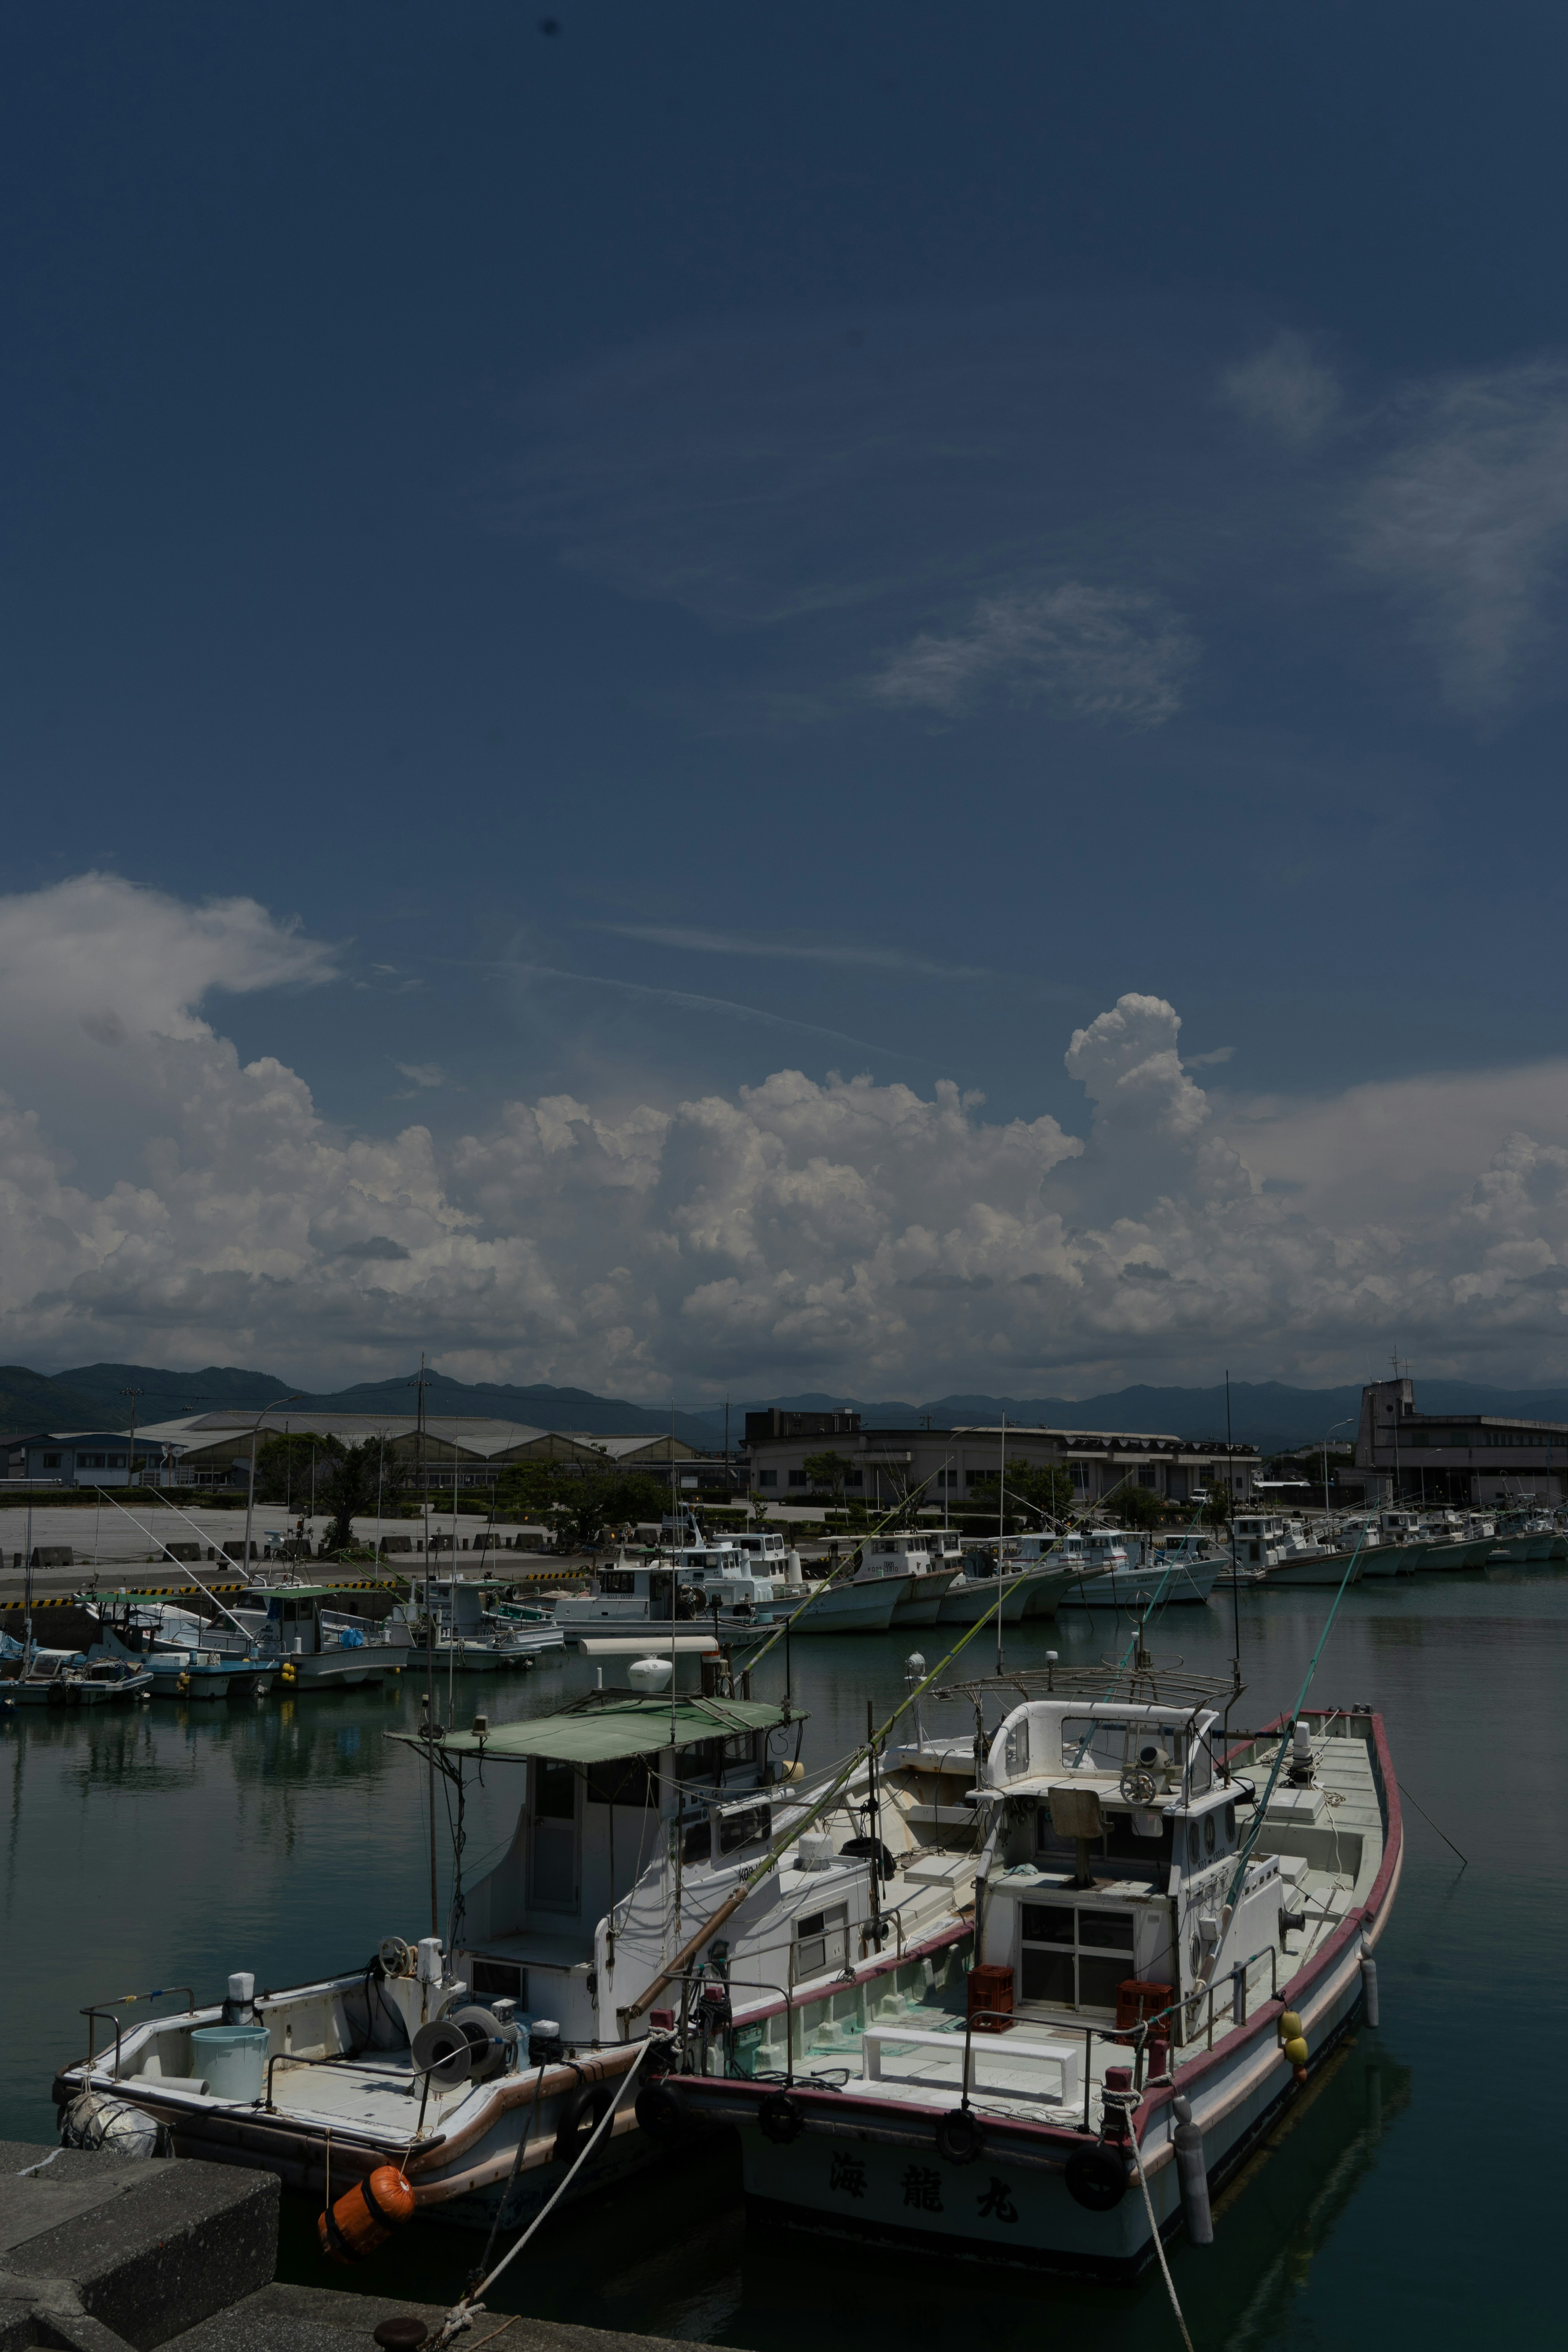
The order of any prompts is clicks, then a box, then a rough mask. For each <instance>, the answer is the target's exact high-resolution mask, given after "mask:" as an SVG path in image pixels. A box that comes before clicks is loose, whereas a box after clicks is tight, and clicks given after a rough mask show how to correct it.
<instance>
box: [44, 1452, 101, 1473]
mask: <svg viewBox="0 0 1568 2352" xmlns="http://www.w3.org/2000/svg"><path fill="white" fill-rule="evenodd" d="M59 1458H60V1457H59V1455H58V1454H56V1456H55V1460H56V1461H57V1462H58V1460H59ZM76 1466H77V1468H78V1469H79V1470H101V1469H102V1467H103V1456H102V1454H78V1455H77V1457H76Z"/></svg>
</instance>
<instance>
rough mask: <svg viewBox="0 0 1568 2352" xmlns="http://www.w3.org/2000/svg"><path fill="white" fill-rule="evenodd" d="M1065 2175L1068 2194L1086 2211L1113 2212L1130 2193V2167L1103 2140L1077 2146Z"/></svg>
mask: <svg viewBox="0 0 1568 2352" xmlns="http://www.w3.org/2000/svg"><path fill="white" fill-rule="evenodd" d="M1063 2177H1064V2178H1065V2179H1066V2181H1067V2190H1068V2196H1069V2197H1070V2198H1071V2199H1072V2200H1073V2203H1074V2204H1075V2205H1081V2206H1082V2207H1083V2209H1084V2210H1085V2212H1086V2213H1113V2212H1114V2211H1115V2210H1116V2208H1117V2206H1118V2205H1120V2204H1121V2200H1122V2199H1123V2198H1124V2197H1125V2196H1126V2194H1127V2167H1126V2166H1125V2165H1124V2164H1123V2163H1122V2161H1121V2158H1120V2157H1119V2156H1113V2155H1112V2154H1111V2152H1110V2149H1109V2148H1108V2147H1106V2145H1105V2143H1104V2141H1103V2140H1098V2139H1097V2140H1095V2141H1093V2142H1092V2143H1091V2144H1090V2145H1089V2147H1075V2148H1074V2150H1073V2152H1072V2154H1071V2155H1070V2156H1069V2157H1068V2160H1067V2168H1066V2172H1065V2174H1064V2176H1063Z"/></svg>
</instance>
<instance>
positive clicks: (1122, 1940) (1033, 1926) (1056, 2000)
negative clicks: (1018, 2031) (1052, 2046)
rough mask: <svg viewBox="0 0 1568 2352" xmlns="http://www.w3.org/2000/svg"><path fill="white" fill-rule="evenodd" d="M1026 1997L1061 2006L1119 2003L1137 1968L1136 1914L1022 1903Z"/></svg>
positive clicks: (1098, 2006)
mask: <svg viewBox="0 0 1568 2352" xmlns="http://www.w3.org/2000/svg"><path fill="white" fill-rule="evenodd" d="M1020 1925H1021V1930H1022V1943H1023V1952H1022V1958H1023V1966H1022V1969H1021V1971H1020V1973H1021V1976H1022V1979H1023V1998H1024V1999H1025V2000H1038V2001H1047V2002H1049V2003H1050V2005H1051V2006H1052V2007H1053V2008H1056V2009H1114V2008H1115V2006H1116V1989H1117V1987H1118V1985H1120V1984H1121V1982H1122V1981H1123V1979H1125V1978H1127V1977H1128V1976H1130V1975H1131V1972H1132V1917H1131V1913H1130V1912H1124V1911H1093V1910H1090V1909H1089V1907H1088V1906H1081V1905H1076V1904H1065V1903H1063V1904H1034V1903H1026V1904H1025V1905H1024V1906H1022V1918H1021V1922H1020Z"/></svg>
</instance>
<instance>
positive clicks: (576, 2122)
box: [555, 2083, 616, 2164]
mask: <svg viewBox="0 0 1568 2352" xmlns="http://www.w3.org/2000/svg"><path fill="white" fill-rule="evenodd" d="M615 2095H616V2094H615V2091H614V2089H613V2088H612V2087H611V2085H610V2084H608V2083H579V2084H578V2085H577V2087H576V2089H575V2090H574V2091H569V2092H568V2093H567V2095H566V2098H565V2100H564V2101H563V2105H562V2108H561V2116H560V2120H559V2121H558V2122H557V2124H556V2126H555V2161H556V2163H557V2164H573V2163H574V2162H575V2161H576V2159H577V2158H578V2157H580V2156H581V2155H582V2153H583V2143H584V2140H585V2139H586V2138H587V2137H588V2136H589V2134H590V2133H591V2132H592V2131H593V2130H594V2128H595V2126H596V2125H598V2124H601V2123H603V2122H604V2120H605V2116H606V2115H607V2114H608V2112H609V2109H610V2106H611V2105H612V2104H613V2102H614V2099H615Z"/></svg>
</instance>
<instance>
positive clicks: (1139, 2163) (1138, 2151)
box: [1128, 2116, 1193, 2352]
mask: <svg viewBox="0 0 1568 2352" xmlns="http://www.w3.org/2000/svg"><path fill="white" fill-rule="evenodd" d="M1128 2134H1129V2137H1131V2143H1132V2168H1133V2170H1134V2171H1135V2172H1136V2173H1137V2175H1138V2186H1139V2188H1140V2189H1142V2191H1143V2205H1144V2210H1146V2211H1147V2213H1148V2216H1149V2234H1150V2236H1151V2237H1152V2239H1153V2241H1154V2252H1156V2253H1157V2254H1158V2255H1159V2257H1160V2268H1161V2271H1162V2272H1163V2274H1164V2280H1165V2292H1166V2294H1168V2295H1169V2296H1170V2298H1171V2309H1172V2310H1173V2312H1174V2313H1175V2315H1176V2325H1177V2326H1178V2327H1179V2328H1180V2329H1181V2331H1182V2341H1183V2343H1184V2345H1185V2346H1186V2347H1187V2352H1193V2339H1192V2337H1191V2336H1189V2335H1188V2334H1187V2323H1186V2321H1185V2320H1184V2318H1183V2317H1182V2306H1181V2305H1180V2304H1179V2303H1178V2302H1177V2300H1176V2289H1175V2284H1174V2282H1173V2279H1172V2277H1171V2266H1170V2264H1169V2263H1167V2261H1166V2260H1165V2242H1164V2240H1163V2238H1162V2237H1161V2235H1160V2224H1159V2223H1158V2221H1155V2219H1154V2200H1153V2199H1152V2197H1151V2196H1150V2194H1149V2183H1148V2181H1147V2180H1146V2179H1144V2176H1143V2151H1142V2148H1141V2147H1139V2145H1138V2137H1137V2134H1136V2132H1135V2131H1134V2130H1133V2128H1132V2120H1131V2116H1129V2117H1128Z"/></svg>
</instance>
